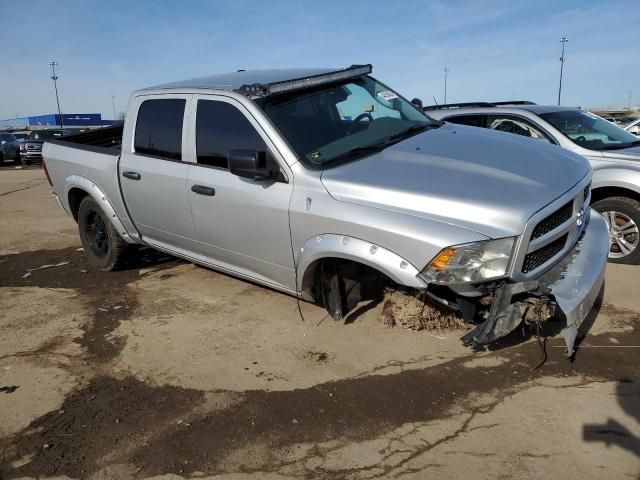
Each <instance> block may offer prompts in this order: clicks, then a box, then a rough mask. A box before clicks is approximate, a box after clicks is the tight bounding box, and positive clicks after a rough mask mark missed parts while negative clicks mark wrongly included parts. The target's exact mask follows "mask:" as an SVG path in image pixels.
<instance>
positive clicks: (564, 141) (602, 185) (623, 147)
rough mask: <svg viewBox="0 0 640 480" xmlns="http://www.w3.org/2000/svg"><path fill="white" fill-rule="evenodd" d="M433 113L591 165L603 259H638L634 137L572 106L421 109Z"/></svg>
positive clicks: (639, 151) (639, 187)
mask: <svg viewBox="0 0 640 480" xmlns="http://www.w3.org/2000/svg"><path fill="white" fill-rule="evenodd" d="M424 110H425V112H426V113H427V114H428V115H429V116H430V117H433V118H436V119H438V120H444V121H447V122H451V123H455V124H460V125H469V126H472V127H480V128H487V129H490V130H496V131H500V132H506V133H511V134H516V135H520V136H523V137H528V138H531V139H534V140H536V141H539V142H549V143H552V144H554V145H558V146H560V147H562V148H565V149H567V150H571V151H572V152H575V153H578V154H580V155H582V156H584V157H586V158H587V159H588V160H589V161H590V163H591V166H592V167H593V184H592V197H591V199H592V200H591V201H592V206H593V208H594V209H595V210H597V211H598V212H600V213H601V214H602V216H604V218H605V219H606V220H607V222H608V223H609V229H610V232H609V235H610V251H609V260H610V261H611V262H616V263H630V264H638V263H640V233H639V231H638V228H639V227H640V139H638V138H637V137H636V136H634V135H632V134H631V133H630V132H629V131H625V130H624V129H622V128H620V127H618V126H617V125H614V124H612V123H610V122H608V121H606V120H604V119H603V118H601V117H599V116H597V115H594V114H592V113H589V112H586V111H584V110H581V109H580V108H576V107H559V106H555V105H553V106H552V105H536V104H534V103H532V102H527V101H517V102H494V103H488V102H476V103H457V104H447V105H434V106H430V107H425V108H424Z"/></svg>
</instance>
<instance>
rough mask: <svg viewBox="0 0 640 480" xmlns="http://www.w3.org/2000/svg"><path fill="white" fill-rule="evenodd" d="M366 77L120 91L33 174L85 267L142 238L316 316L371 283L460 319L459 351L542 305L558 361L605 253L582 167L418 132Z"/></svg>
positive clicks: (307, 76) (406, 106)
mask: <svg viewBox="0 0 640 480" xmlns="http://www.w3.org/2000/svg"><path fill="white" fill-rule="evenodd" d="M370 73H371V66H370V65H354V66H352V67H349V68H345V69H339V70H331V69H309V70H263V71H253V72H249V71H238V72H233V73H228V74H222V75H215V76H211V77H206V78H198V79H193V80H188V81H182V82H177V83H171V84H166V85H160V86H157V87H152V88H147V89H144V90H139V91H137V92H135V93H134V94H133V95H132V97H131V100H130V103H129V110H128V113H127V116H126V121H125V124H124V127H123V128H122V127H120V128H111V129H103V130H96V131H92V132H88V133H85V134H80V135H76V136H71V137H67V138H65V139H61V140H54V141H49V142H47V143H45V146H44V164H45V171H46V172H47V176H48V178H49V179H50V183H51V184H52V186H53V190H54V195H55V197H56V199H57V200H58V202H59V203H60V206H61V207H62V208H63V209H64V210H65V211H66V212H67V213H68V214H69V215H71V216H72V217H73V218H74V219H75V220H76V221H77V222H78V227H79V231H80V237H81V240H82V244H83V245H84V247H85V250H86V252H87V254H88V256H89V259H90V260H91V261H92V262H93V264H95V266H96V267H98V268H101V269H105V270H110V269H114V268H117V267H118V266H119V264H120V262H121V260H122V258H123V257H124V254H125V251H126V250H127V249H128V247H129V246H131V245H132V244H143V245H147V246H151V247H153V248H156V249H159V250H162V251H165V252H169V253H171V254H173V255H176V256H179V257H182V258H185V259H188V260H191V261H193V262H197V263H199V264H202V265H205V266H208V267H210V268H213V269H216V270H220V271H223V272H227V273H230V274H232V275H235V276H238V277H241V278H244V279H247V280H251V281H253V282H257V283H260V284H263V285H265V286H268V287H271V288H274V289H277V290H280V291H283V292H286V293H289V294H291V295H294V296H297V297H299V298H301V299H304V300H308V301H313V302H318V303H320V304H321V305H323V306H325V307H326V308H327V310H328V311H329V313H330V314H331V315H332V316H333V317H334V318H336V319H342V318H344V316H345V315H346V314H347V313H348V312H349V310H350V309H351V308H352V307H353V305H354V304H356V303H357V301H358V300H359V299H360V298H361V297H362V296H364V295H365V291H366V290H367V289H366V288H362V287H363V284H364V283H365V282H364V280H365V279H370V278H371V276H372V275H373V276H378V277H379V278H382V279H384V280H385V281H387V282H388V283H389V284H393V285H395V286H398V287H399V288H403V289H406V290H409V291H413V292H415V293H416V294H418V295H419V296H420V298H427V299H429V300H428V301H429V302H438V303H439V304H440V305H443V306H445V307H446V308H450V309H454V310H456V311H458V312H460V314H461V315H462V316H463V317H464V319H465V320H466V321H469V322H473V323H476V324H477V326H476V328H475V329H473V330H472V331H470V332H469V333H468V334H466V335H465V336H464V337H463V341H464V342H465V344H467V345H470V346H478V345H485V344H488V343H490V342H492V341H494V340H496V339H498V338H500V337H503V336H505V335H507V334H508V333H509V332H511V331H513V330H514V329H515V328H516V327H517V326H518V325H519V324H520V323H521V322H522V321H523V317H524V316H526V314H527V312H528V310H529V309H530V308H532V305H539V304H544V305H547V306H549V307H552V308H553V309H554V310H555V312H556V313H557V316H559V317H560V318H561V319H563V321H564V322H566V325H565V327H564V336H565V340H566V343H567V347H568V350H569V353H571V352H573V347H574V341H575V338H576V335H577V334H578V327H579V326H580V324H581V323H582V321H583V319H584V318H585V316H586V315H587V313H588V312H589V310H590V309H591V307H592V306H593V304H594V302H595V300H596V297H597V295H598V294H599V292H600V291H601V287H602V285H603V277H604V271H605V266H606V261H607V251H608V230H607V225H606V223H605V221H604V220H603V219H602V217H600V216H599V215H598V214H595V213H594V212H593V211H592V210H590V209H589V208H588V207H587V205H588V204H589V198H590V182H591V168H590V166H589V164H588V162H587V161H586V160H585V159H583V158H582V157H580V156H578V155H575V154H573V153H571V152H567V151H564V150H561V149H557V148H554V147H552V146H546V145H542V144H540V145H535V144H533V143H532V142H530V141H527V140H524V139H520V138H517V137H515V136H513V137H510V136H505V135H502V134H499V133H496V132H490V131H484V130H480V129H474V128H470V127H465V126H459V125H451V124H443V123H442V122H439V121H436V120H433V119H431V118H429V117H428V116H426V115H425V114H424V113H423V112H421V111H419V110H418V109H417V108H416V107H414V106H413V105H412V104H411V103H409V102H408V101H407V100H406V99H404V98H403V97H402V96H401V95H399V94H398V93H397V92H395V91H394V90H391V89H390V88H389V87H387V86H386V85H384V84H383V83H381V82H379V81H378V80H376V79H374V78H373V77H371V76H370Z"/></svg>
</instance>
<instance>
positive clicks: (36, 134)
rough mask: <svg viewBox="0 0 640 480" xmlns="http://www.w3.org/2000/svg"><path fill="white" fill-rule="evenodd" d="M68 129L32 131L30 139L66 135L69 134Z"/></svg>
mask: <svg viewBox="0 0 640 480" xmlns="http://www.w3.org/2000/svg"><path fill="white" fill-rule="evenodd" d="M68 134H69V132H68V131H67V130H39V131H37V132H31V134H30V135H29V140H51V139H53V138H59V137H64V136H65V135H68Z"/></svg>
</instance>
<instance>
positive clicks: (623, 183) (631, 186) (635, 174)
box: [591, 168, 640, 194]
mask: <svg viewBox="0 0 640 480" xmlns="http://www.w3.org/2000/svg"><path fill="white" fill-rule="evenodd" d="M601 187H618V188H626V189H628V190H632V191H634V192H636V193H639V194H640V171H638V170H632V169H631V168H602V169H597V170H594V171H593V180H592V182H591V189H592V190H595V189H597V188H601Z"/></svg>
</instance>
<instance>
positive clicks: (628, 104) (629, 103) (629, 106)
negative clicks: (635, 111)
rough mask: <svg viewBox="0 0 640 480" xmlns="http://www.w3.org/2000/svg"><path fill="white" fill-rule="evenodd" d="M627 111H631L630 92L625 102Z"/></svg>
mask: <svg viewBox="0 0 640 480" xmlns="http://www.w3.org/2000/svg"><path fill="white" fill-rule="evenodd" d="M627 110H629V111H631V90H629V100H628V101H627Z"/></svg>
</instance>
